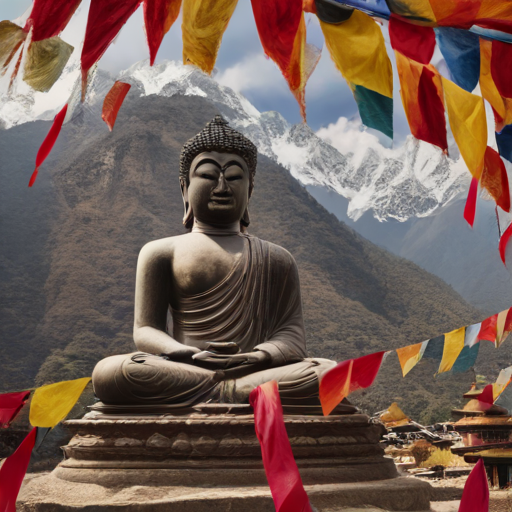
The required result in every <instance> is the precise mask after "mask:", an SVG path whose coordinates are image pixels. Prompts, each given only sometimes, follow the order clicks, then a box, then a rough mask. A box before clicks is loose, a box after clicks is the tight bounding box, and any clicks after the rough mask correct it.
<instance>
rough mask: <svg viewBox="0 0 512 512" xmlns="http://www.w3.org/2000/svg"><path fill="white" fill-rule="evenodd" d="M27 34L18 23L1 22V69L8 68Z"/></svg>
mask: <svg viewBox="0 0 512 512" xmlns="http://www.w3.org/2000/svg"><path fill="white" fill-rule="evenodd" d="M26 37H27V33H26V32H25V31H24V30H23V29H22V28H21V27H20V26H18V25H16V23H13V22H12V21H8V20H4V21H0V69H1V68H4V67H7V66H8V65H9V63H10V62H11V60H12V58H13V57H14V54H15V53H16V52H17V51H18V48H19V47H20V45H21V43H23V41H24V40H25V38H26Z"/></svg>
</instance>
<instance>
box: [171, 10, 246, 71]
mask: <svg viewBox="0 0 512 512" xmlns="http://www.w3.org/2000/svg"><path fill="white" fill-rule="evenodd" d="M237 3H238V0H183V22H182V25H181V31H182V37H183V62H184V63H185V64H193V65H194V66H197V67H198V68H200V69H202V70H203V71H204V72H205V73H207V74H210V73H211V72H212V71H213V68H214V66H215V61H216V60H217V53H218V51H219V48H220V43H221V41H222V36H223V35H224V32H225V31H226V28H227V27H228V23H229V20H230V19H231V16H232V15H233V12H234V10H235V7H236V4H237Z"/></svg>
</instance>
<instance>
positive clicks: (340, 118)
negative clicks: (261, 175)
mask: <svg viewBox="0 0 512 512" xmlns="http://www.w3.org/2000/svg"><path fill="white" fill-rule="evenodd" d="M31 3H32V2H31V1H30V0H0V19H10V20H14V19H15V18H17V17H18V16H21V15H22V14H23V13H24V12H25V11H27V10H28V9H29V7H30V5H31ZM88 6H89V0H83V2H82V5H81V6H80V8H79V11H78V12H77V13H76V14H75V16H74V17H73V18H72V20H71V21H70V23H69V25H68V26H67V27H66V29H65V30H64V32H63V33H62V35H61V37H62V39H64V40H65V41H66V42H68V43H69V44H72V45H74V46H75V48H76V50H75V51H79V49H80V45H81V41H82V40H83V35H84V32H85V24H86V20H87V11H88ZM308 16H309V17H308V20H307V27H308V42H311V43H313V44H315V45H316V46H318V47H320V48H322V47H323V36H322V33H321V30H320V27H319V24H318V21H317V20H316V17H315V16H313V15H308ZM383 33H384V36H385V39H386V40H387V39H388V37H387V29H386V27H383ZM386 44H387V45H388V50H389V42H388V41H387V42H386ZM181 51H182V43H181V22H180V19H178V20H177V21H176V23H175V24H174V26H173V27H172V28H171V30H170V31H169V33H168V34H167V35H166V37H165V38H164V41H163V43H162V46H161V47H160V50H159V53H158V56H157V60H156V64H158V62H161V61H162V60H165V59H171V60H177V61H180V60H181ZM388 54H389V55H390V58H391V59H392V60H393V52H392V51H388ZM147 58H148V49H147V45H146V39H145V33H144V29H143V18H142V8H139V9H138V10H137V11H136V12H135V14H134V15H133V16H132V17H131V18H130V19H129V20H128V22H127V23H126V25H125V27H124V28H123V29H122V31H121V33H120V34H119V35H118V37H117V38H116V40H115V42H114V44H112V45H111V46H110V47H109V49H108V50H107V52H106V53H105V55H104V56H103V57H102V59H101V61H100V67H101V68H103V69H106V70H108V71H110V72H111V73H113V74H117V73H118V72H119V71H121V70H123V69H126V68H128V67H130V66H131V65H132V64H134V63H135V62H138V61H140V60H143V59H147ZM214 77H215V79H216V80H218V81H219V82H220V83H221V84H222V85H226V86H229V87H231V88H232V89H234V90H236V91H237V92H240V93H242V94H243V95H244V96H245V97H246V98H247V99H249V101H250V102H251V103H253V105H254V106H255V107H256V108H257V109H258V110H259V111H261V112H264V111H268V110H276V111H278V112H280V113H281V114H282V115H283V116H284V117H285V118H286V119H287V120H288V121H289V122H291V123H298V122H301V117H300V113H299V108H298V105H297V102H296V100H295V98H294V97H293V95H292V94H291V92H290V91H289V89H288V86H287V84H286V81H285V80H284V78H283V77H282V75H281V72H280V71H279V69H278V68H277V66H276V65H275V64H274V63H273V62H272V61H271V60H269V59H267V58H266V57H265V55H264V52H263V49H262V46H261V43H260V40H259V37H258V33H257V30H256V26H255V22H254V18H253V14H252V8H251V2H250V0H239V2H238V6H237V8H236V10H235V13H234V15H233V17H232V19H231V21H230V24H229V26H228V28H227V30H226V33H225V34H224V38H223V41H222V45H221V48H220V51H219V55H218V59H217V63H216V70H215V74H214ZM397 84H398V77H397V76H396V70H395V93H394V97H395V116H394V117H395V119H394V125H395V126H394V128H395V139H394V144H393V145H394V147H397V146H399V145H401V144H402V142H403V141H404V139H405V137H406V136H407V135H408V134H409V133H410V132H409V128H408V126H407V122H406V119H405V114H404V111H403V108H402V105H401V101H400V95H399V90H398V89H399V88H398V85H397ZM306 105H307V120H308V124H309V125H310V126H311V128H312V129H313V130H315V131H318V130H319V129H323V130H324V132H325V130H328V131H329V130H332V133H333V137H339V132H340V130H339V127H340V126H347V120H349V121H350V126H352V127H353V129H356V130H364V127H363V126H362V125H361V123H360V118H359V114H358V111H357V106H356V103H355V101H354V98H353V96H352V93H351V91H350V89H349V87H348V86H347V84H346V82H345V80H344V79H343V77H342V76H341V74H340V73H339V72H338V71H337V69H336V68H335V66H334V63H333V62H332V60H331V58H330V56H329V53H328V51H327V49H326V48H322V56H321V59H320V61H319V63H318V65H317V68H316V69H315V71H314V72H313V74H312V76H311V78H310V79H309V82H308V85H307V87H306ZM380 139H381V141H383V142H384V143H385V144H386V145H388V144H389V141H386V138H385V137H380Z"/></svg>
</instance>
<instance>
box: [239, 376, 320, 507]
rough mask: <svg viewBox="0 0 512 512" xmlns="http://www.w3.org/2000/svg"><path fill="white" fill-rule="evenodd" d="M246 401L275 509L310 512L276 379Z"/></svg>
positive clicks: (253, 391)
mask: <svg viewBox="0 0 512 512" xmlns="http://www.w3.org/2000/svg"><path fill="white" fill-rule="evenodd" d="M249 401H250V403H251V406H252V407H253V409H254V428H255V430H256V436H257V437H258V440H259V442H260V445H261V456H262V459H263V466H264V467H265V473H266V475H267V480H268V485H269V486H270V492H271V493H272V498H273V500H274V505H275V508H276V512H312V509H311V505H310V503H309V498H308V495H307V494H306V491H305V490H304V487H303V485H302V480H301V478H300V474H299V470H298V468H297V464H296V463H295V459H294V458H293V453H292V447H291V446H290V441H289V439H288V434H287V432H286V428H285V425H284V419H283V409H282V407H281V400H280V398H279V391H278V388H277V382H276V381H270V382H266V383H265V384H262V385H261V386H258V387H257V388H256V389H253V390H252V391H251V394H250V396H249Z"/></svg>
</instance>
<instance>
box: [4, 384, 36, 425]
mask: <svg viewBox="0 0 512 512" xmlns="http://www.w3.org/2000/svg"><path fill="white" fill-rule="evenodd" d="M29 396H30V391H19V392H17V393H3V394H1V395H0V428H7V427H9V425H10V424H11V421H13V420H14V418H16V416H17V415H18V413H19V412H20V411H21V409H22V408H23V406H24V405H25V403H26V402H27V400H28V397H29Z"/></svg>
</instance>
